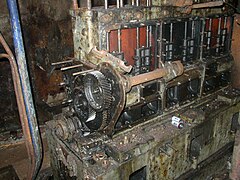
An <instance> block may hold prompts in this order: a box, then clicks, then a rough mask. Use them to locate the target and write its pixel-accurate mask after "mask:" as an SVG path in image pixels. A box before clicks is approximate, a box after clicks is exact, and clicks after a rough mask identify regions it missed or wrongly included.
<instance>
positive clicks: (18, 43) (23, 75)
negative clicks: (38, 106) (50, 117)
mask: <svg viewBox="0 0 240 180" xmlns="http://www.w3.org/2000/svg"><path fill="white" fill-rule="evenodd" d="M7 5H8V10H9V14H10V20H11V28H12V33H13V43H14V48H15V54H16V59H17V64H18V71H19V75H20V81H21V87H22V92H23V97H24V104H25V107H26V113H27V119H28V124H29V128H30V134H31V139H32V144H33V146H34V155H35V157H32V158H33V159H32V161H33V167H32V179H34V178H36V176H37V173H38V171H39V169H40V166H41V161H42V144H41V137H40V132H39V128H38V123H37V118H36V113H35V108H34V104H33V99H32V92H31V87H30V80H29V77H28V69H27V62H26V56H25V50H24V45H23V39H22V31H21V25H20V19H19V12H18V6H17V2H16V0H7Z"/></svg>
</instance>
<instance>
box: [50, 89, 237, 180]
mask: <svg viewBox="0 0 240 180" xmlns="http://www.w3.org/2000/svg"><path fill="white" fill-rule="evenodd" d="M226 93H230V94H231V92H228V91H227V90H225V91H222V92H219V93H218V94H216V95H213V96H210V97H208V98H206V99H204V100H203V101H201V102H199V103H195V104H193V105H192V108H191V109H188V108H185V109H182V110H180V111H175V112H173V114H178V115H179V116H180V117H182V119H184V124H185V127H184V128H183V129H177V128H176V127H174V126H172V125H171V122H170V119H171V116H172V115H173V114H169V115H168V116H162V117H158V118H154V119H152V120H151V121H149V122H148V123H144V124H140V125H138V126H136V127H134V128H131V129H130V130H128V131H124V132H121V133H118V134H116V135H114V136H113V138H112V139H108V138H107V139H106V137H104V136H101V135H100V136H96V135H93V136H92V137H90V139H91V140H90V139H89V138H88V137H86V138H83V139H75V140H74V141H73V142H69V143H66V142H65V143H62V142H61V140H60V139H58V137H57V136H56V135H55V133H54V132H52V131H51V129H52V128H54V121H52V122H49V130H48V133H49V143H50V147H51V148H52V149H51V151H52V153H55V152H58V154H55V155H54V157H55V158H56V157H57V158H58V159H59V161H56V160H55V159H54V160H53V159H52V160H53V161H52V163H54V164H55V163H56V162H59V163H60V164H64V166H65V167H66V168H67V172H68V173H70V177H71V176H76V177H78V178H77V179H82V178H83V179H84V178H89V179H92V178H99V179H109V178H110V179H112V178H114V179H128V178H129V176H131V174H132V173H133V172H135V171H137V170H139V169H141V168H146V172H147V176H146V179H176V178H177V177H179V176H180V175H182V174H183V173H185V172H187V171H189V170H192V169H196V168H199V167H198V164H200V163H201V162H203V161H204V160H206V159H207V158H209V157H210V156H211V155H213V154H214V153H216V152H217V151H218V149H221V148H223V147H224V146H225V145H226V144H228V143H231V142H233V141H234V132H232V130H231V123H229V121H227V120H231V119H232V116H233V114H235V113H236V112H238V111H239V108H240V103H239V101H238V102H235V103H233V104H231V103H230V104H229V101H228V100H227V99H228V98H229V97H231V96H229V95H230V94H228V96H225V94H226ZM218 96H224V97H226V98H227V99H225V100H226V101H223V100H222V98H218ZM234 96H235V95H233V96H232V98H233V99H234V98H236V96H235V97H234ZM232 98H230V99H232ZM232 102H233V101H232ZM160 119H162V120H163V121H161V122H159V120H160ZM50 137H51V138H50ZM93 137H94V139H92V138H93ZM97 137H98V138H97ZM95 138H96V139H95ZM196 139H197V140H198V141H196ZM94 144H95V145H96V144H98V146H97V148H96V149H95V148H94V147H95V146H94ZM92 145H93V146H92ZM70 147H71V149H72V150H73V152H74V154H72V151H71V153H70V151H69V150H70V149H69V148H70ZM73 147H74V148H73ZM198 147H200V148H198ZM85 148H86V153H87V154H85V153H84V149H85ZM59 152H62V153H63V154H65V155H63V154H62V153H59ZM99 153H100V154H102V155H101V157H100V158H95V157H96V156H97V157H98V156H99V155H98V154H99ZM61 154H62V155H61ZM67 156H72V157H71V158H73V159H74V163H76V162H77V161H80V160H82V162H81V163H80V162H79V163H76V164H75V165H77V166H75V169H71V168H69V167H73V163H71V162H69V161H67V159H68V158H67ZM54 164H53V165H54ZM84 164H85V165H84ZM85 166H87V167H88V168H84V167H85ZM54 167H55V176H56V177H58V176H59V175H60V174H61V172H60V171H57V169H58V168H59V167H60V166H59V165H57V164H55V166H54ZM77 169H79V170H80V171H78V170H77ZM59 173H60V174H59ZM81 173H83V174H81ZM80 175H81V176H80Z"/></svg>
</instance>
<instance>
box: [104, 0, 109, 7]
mask: <svg viewBox="0 0 240 180" xmlns="http://www.w3.org/2000/svg"><path fill="white" fill-rule="evenodd" d="M104 8H105V9H108V0H105V1H104Z"/></svg>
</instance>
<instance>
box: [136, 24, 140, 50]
mask: <svg viewBox="0 0 240 180" xmlns="http://www.w3.org/2000/svg"><path fill="white" fill-rule="evenodd" d="M136 30H137V39H136V40H137V48H139V44H140V43H139V27H137V28H136Z"/></svg>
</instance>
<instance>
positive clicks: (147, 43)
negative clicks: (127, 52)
mask: <svg viewBox="0 0 240 180" xmlns="http://www.w3.org/2000/svg"><path fill="white" fill-rule="evenodd" d="M146 46H147V47H149V26H147V29H146Z"/></svg>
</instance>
